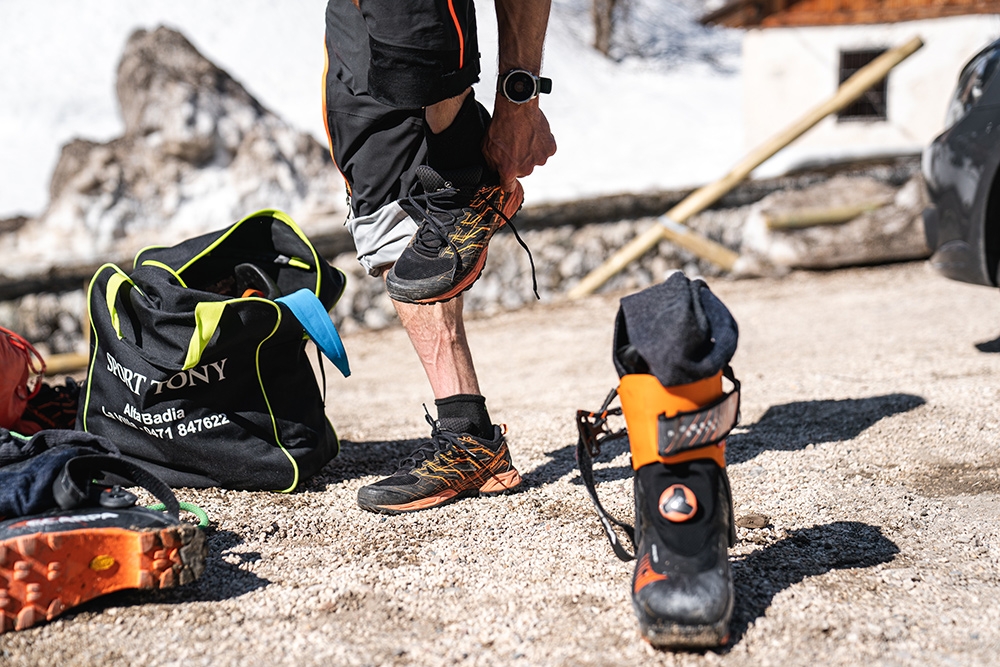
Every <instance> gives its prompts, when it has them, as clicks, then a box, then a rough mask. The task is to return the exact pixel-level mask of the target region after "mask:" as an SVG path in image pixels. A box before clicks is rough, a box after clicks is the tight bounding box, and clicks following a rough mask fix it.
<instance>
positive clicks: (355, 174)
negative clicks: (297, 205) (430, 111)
mask: <svg viewBox="0 0 1000 667" xmlns="http://www.w3.org/2000/svg"><path fill="white" fill-rule="evenodd" d="M326 56H327V63H326V73H325V76H324V114H325V119H326V126H327V132H328V134H329V140H330V148H331V152H332V154H333V158H334V160H335V161H336V163H337V166H338V167H339V169H340V171H341V173H343V175H344V177H345V179H346V180H347V184H348V188H349V190H350V195H351V208H352V211H353V214H354V215H355V216H358V217H363V216H368V215H371V214H373V213H375V212H376V211H378V210H379V209H380V208H381V207H383V206H385V205H387V204H389V203H391V202H394V201H396V200H398V199H400V197H402V196H403V195H405V194H406V192H407V191H408V190H409V186H410V185H411V184H412V183H413V181H414V171H415V169H416V167H417V166H418V165H420V164H421V163H422V162H423V161H424V158H425V156H426V146H425V145H424V131H423V107H425V106H428V105H431V104H435V103H437V102H440V101H442V100H445V99H448V98H450V97H455V96H456V95H458V94H460V93H461V92H462V91H464V90H465V89H466V88H468V87H469V86H471V85H472V84H473V83H475V82H476V81H478V79H479V71H480V68H479V51H478V41H477V36H476V18H475V6H474V3H473V0H405V1H403V0H361V3H360V9H359V8H358V7H356V6H355V5H354V3H353V2H352V1H351V0H329V3H328V4H327V8H326Z"/></svg>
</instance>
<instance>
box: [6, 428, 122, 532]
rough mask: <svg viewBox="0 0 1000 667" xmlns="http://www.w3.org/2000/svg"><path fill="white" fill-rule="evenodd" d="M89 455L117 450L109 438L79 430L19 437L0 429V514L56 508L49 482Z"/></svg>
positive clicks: (116, 451) (45, 432)
mask: <svg viewBox="0 0 1000 667" xmlns="http://www.w3.org/2000/svg"><path fill="white" fill-rule="evenodd" d="M91 454H110V455H114V456H118V454H119V452H118V448H117V447H116V446H115V445H114V444H113V443H112V442H111V441H110V440H108V439H106V438H102V437H100V436H96V435H91V434H89V433H83V432H81V431H70V430H47V431H41V432H39V433H38V434H36V435H35V436H33V437H31V438H28V439H23V438H18V437H16V436H14V435H12V434H11V433H10V431H8V430H7V429H2V428H0V517H3V518H8V519H10V518H15V517H22V516H30V515H32V514H38V513H40V512H44V511H46V510H50V509H53V508H54V507H56V501H55V498H54V496H53V493H52V484H53V482H54V481H55V480H56V477H57V476H58V475H59V473H60V472H62V469H63V466H65V465H66V463H67V461H69V460H70V459H73V458H76V457H78V456H84V455H91Z"/></svg>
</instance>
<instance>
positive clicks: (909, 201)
mask: <svg viewBox="0 0 1000 667" xmlns="http://www.w3.org/2000/svg"><path fill="white" fill-rule="evenodd" d="M869 204H876V205H877V207H875V208H873V210H868V211H865V212H862V213H860V214H859V215H857V216H856V217H854V218H853V219H851V220H849V221H848V222H844V223H840V224H821V225H814V226H808V227H802V228H788V229H775V228H771V227H769V225H768V219H769V218H771V219H773V218H774V217H776V215H777V214H779V213H783V212H789V211H802V210H810V211H815V210H822V209H834V208H846V207H851V206H866V205H869ZM925 205H926V199H925V196H924V188H923V182H922V180H921V177H920V175H919V174H917V175H915V176H913V177H912V178H911V179H910V180H909V181H908V182H907V183H906V184H905V185H904V186H903V187H902V188H899V189H898V190H897V189H896V188H893V187H891V186H889V185H887V184H885V183H882V182H879V181H877V180H875V179H872V178H857V177H835V178H832V179H830V180H829V181H827V182H824V183H820V184H818V185H815V186H812V187H809V188H805V189H803V190H797V191H789V192H776V193H774V194H771V195H768V196H767V197H765V198H764V199H762V200H760V201H759V202H758V203H757V204H754V205H753V206H751V207H750V209H749V213H748V215H747V218H746V223H745V225H744V227H743V239H742V252H743V255H744V257H748V258H750V259H747V260H746V261H745V262H744V265H743V267H744V268H745V267H746V266H750V265H753V266H754V270H755V271H756V272H758V273H760V272H766V271H764V270H763V269H762V268H761V267H762V266H767V265H770V266H772V267H774V268H775V269H777V270H778V271H779V272H780V271H781V270H788V269H832V268H837V267H843V266H852V265H864V264H879V263H884V262H895V261H902V260H913V259H923V258H926V257H928V256H929V255H930V251H929V249H928V248H927V245H926V241H925V240H924V232H923V223H922V220H921V212H922V211H923V209H924V206H925ZM748 272H750V271H748Z"/></svg>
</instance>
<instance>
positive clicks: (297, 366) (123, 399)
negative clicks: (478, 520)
mask: <svg viewBox="0 0 1000 667" xmlns="http://www.w3.org/2000/svg"><path fill="white" fill-rule="evenodd" d="M344 282H345V277H344V274H343V273H342V272H340V271H339V270H337V269H334V268H333V267H331V266H330V265H329V264H328V263H327V262H326V261H324V260H323V259H322V258H321V257H320V256H319V254H318V253H317V251H316V249H315V248H314V247H313V245H312V243H310V242H309V240H308V239H307V238H306V236H305V235H304V234H303V233H302V231H301V230H300V229H299V228H298V226H296V224H295V223H294V222H293V221H292V220H291V219H290V218H289V217H288V216H287V215H285V214H284V213H281V212H280V211H273V210H264V211H259V212H257V213H254V214H252V215H250V216H247V217H246V218H244V219H243V220H240V221H239V222H237V223H236V224H234V225H232V226H231V227H229V228H227V229H224V230H221V231H218V232H214V233H210V234H205V235H203V236H199V237H197V238H193V239H189V240H187V241H184V242H183V243H180V244H178V245H176V246H173V247H169V248H157V247H154V248H147V249H145V250H142V251H140V252H139V254H138V255H136V258H135V265H134V269H133V270H132V272H131V274H126V273H125V272H124V271H122V270H121V269H119V268H118V267H117V266H115V265H113V264H107V265H105V266H103V267H101V268H100V269H99V270H98V271H97V273H96V275H95V276H94V278H93V280H92V281H91V284H90V290H89V295H88V306H89V313H90V321H91V331H92V336H91V341H90V368H89V371H88V378H87V382H86V385H85V387H84V391H83V394H82V396H81V405H80V411H79V416H78V420H77V428H79V429H82V430H85V431H88V432H91V433H96V434H98V435H102V436H105V437H107V438H108V439H110V440H112V441H113V442H115V443H116V444H117V445H118V447H119V448H120V449H121V453H122V455H123V456H124V457H125V458H127V459H132V460H134V461H137V462H139V463H141V464H142V465H143V466H145V467H146V468H148V469H150V470H151V471H152V472H153V473H155V474H156V475H157V476H159V477H160V478H162V479H163V480H164V481H166V482H167V483H168V484H169V485H171V486H191V487H209V486H220V487H225V488H232V489H253V490H273V491H292V490H294V489H295V488H296V487H297V486H298V484H299V483H300V482H301V481H302V480H304V479H306V478H308V477H309V476H311V475H313V474H315V473H316V472H318V471H319V470H320V468H322V467H323V466H324V465H326V463H328V462H329V461H330V460H331V459H332V458H333V457H335V456H336V455H337V453H338V451H339V448H340V445H339V442H338V440H337V435H336V433H335V432H334V430H333V427H332V426H331V425H330V422H329V420H328V419H327V417H326V413H325V409H324V395H323V394H321V392H320V387H319V386H318V384H317V379H316V377H315V375H314V373H313V369H312V365H311V364H310V362H309V358H308V356H307V354H306V342H307V338H312V339H313V341H314V342H315V343H316V344H317V347H318V348H319V349H320V350H322V351H323V352H324V353H325V354H326V355H327V356H328V357H329V358H331V360H332V361H333V362H334V364H335V365H336V366H337V367H338V368H339V369H340V370H341V372H342V373H343V374H344V376H345V377H346V376H347V375H348V374H349V372H350V371H349V368H348V365H347V357H346V354H345V353H344V350H343V345H342V344H341V342H340V337H339V336H338V335H337V332H336V329H335V328H334V327H333V324H332V322H331V321H330V317H329V314H328V311H329V310H330V309H331V308H333V306H334V304H335V303H336V302H337V300H338V299H339V298H340V296H341V294H342V293H343V289H344ZM319 361H320V368H322V360H319ZM324 383H325V380H324Z"/></svg>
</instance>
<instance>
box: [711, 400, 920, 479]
mask: <svg viewBox="0 0 1000 667" xmlns="http://www.w3.org/2000/svg"><path fill="white" fill-rule="evenodd" d="M926 402H927V401H925V400H924V399H923V398H922V397H920V396H914V395H913V394H886V395H884V396H871V397H869V398H847V399H842V400H833V399H830V400H822V401H796V402H794V403H785V404H784V405H774V406H771V407H770V408H768V409H767V412H765V413H764V416H763V417H761V418H760V420H759V421H757V422H756V423H754V424H748V425H746V426H745V427H744V429H745V430H744V431H743V432H740V433H733V434H732V435H730V436H729V438H728V439H727V441H726V460H727V462H728V463H730V464H734V463H745V462H746V461H749V460H750V459H752V458H754V457H755V456H757V455H758V454H760V453H762V452H764V451H767V450H775V451H794V450H797V449H802V448H803V447H805V446H806V445H810V444H818V443H822V442H842V441H844V440H851V439H853V438H856V437H857V436H858V435H860V434H861V433H862V432H863V431H865V430H866V429H868V428H870V427H871V426H872V425H873V424H875V422H877V421H879V420H880V419H883V418H885V417H891V416H892V415H895V414H899V413H901V412H909V411H910V410H913V409H914V408H918V407H920V406H921V405H923V404H924V403H926Z"/></svg>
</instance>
